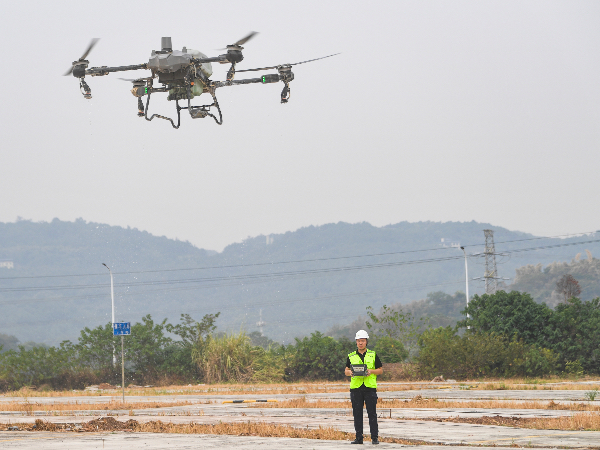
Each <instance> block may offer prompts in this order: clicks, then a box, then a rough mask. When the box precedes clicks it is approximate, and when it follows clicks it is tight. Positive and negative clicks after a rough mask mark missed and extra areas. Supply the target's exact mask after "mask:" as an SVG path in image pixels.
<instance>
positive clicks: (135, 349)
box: [0, 291, 600, 390]
mask: <svg viewBox="0 0 600 450" xmlns="http://www.w3.org/2000/svg"><path fill="white" fill-rule="evenodd" d="M462 312H463V315H464V319H463V320H461V321H460V322H458V324H457V325H456V326H446V327H432V326H430V325H429V324H428V323H427V320H415V317H413V316H412V315H411V313H410V312H403V311H402V310H400V309H396V308H391V307H387V306H385V305H384V307H383V308H381V310H380V311H379V312H377V313H376V312H375V311H374V310H373V309H372V308H370V307H368V308H367V316H368V320H367V321H366V326H367V328H368V331H369V334H370V336H371V339H370V341H369V347H370V348H372V349H375V350H376V351H377V352H378V354H379V355H380V357H381V359H382V360H383V362H384V363H395V362H403V361H404V362H410V363H412V365H413V367H414V371H413V373H416V374H418V376H420V377H422V378H428V377H434V376H437V375H444V376H445V377H447V378H455V379H465V378H478V377H490V376H494V377H512V376H523V377H539V376H545V375H553V374H560V373H568V374H575V375H581V374H583V373H590V374H600V298H596V299H593V300H591V301H581V300H580V299H578V298H576V297H572V298H570V299H568V300H567V301H566V302H564V303H561V304H559V305H558V306H557V307H556V308H554V309H551V308H549V307H548V306H547V305H546V304H543V303H536V302H535V301H534V300H533V299H532V298H531V296H530V295H528V294H526V293H521V292H517V291H512V292H510V293H507V292H504V291H499V292H497V293H495V294H493V295H487V294H484V295H481V296H478V295H475V296H474V297H473V298H472V299H471V301H470V302H469V305H468V307H466V308H465V309H464V310H463V311H462ZM218 316H219V313H217V314H207V315H205V316H204V317H203V318H202V319H201V320H200V321H196V320H194V319H193V318H192V317H191V316H189V315H187V314H182V315H181V318H180V321H179V323H177V324H171V323H168V321H167V319H165V320H163V321H162V322H155V321H154V320H153V319H152V317H151V316H150V315H147V316H145V317H143V318H142V321H141V322H139V323H135V324H133V325H132V327H131V335H130V336H126V337H125V338H124V343H125V346H124V349H125V373H126V384H128V385H130V384H134V385H148V384H153V385H157V384H158V385H167V384H183V383H185V384H187V383H192V382H194V383H197V382H203V383H224V382H225V383H226V382H238V383H243V382H252V383H261V382H286V381H298V380H331V381H333V380H340V379H343V378H344V375H343V368H344V365H345V362H346V355H347V354H348V353H349V352H351V351H353V350H354V349H355V348H356V346H355V343H354V341H353V340H352V339H349V338H348V337H345V336H340V337H338V338H333V337H331V336H326V335H324V334H323V333H321V332H319V331H315V332H313V333H311V334H310V336H306V337H304V338H296V339H295V341H294V342H293V343H291V344H287V345H282V344H278V343H276V342H274V341H271V340H270V339H268V338H267V337H265V336H261V335H260V334H259V333H258V332H253V333H250V334H246V333H245V332H244V331H240V332H239V333H223V332H219V331H217V327H216V325H215V321H216V319H217V318H218ZM0 350H1V349H0ZM120 350H121V340H120V338H119V337H114V336H113V333H112V326H111V324H110V323H107V324H106V325H104V326H98V327H96V328H92V329H90V328H84V329H83V330H81V333H80V336H79V339H78V341H77V342H76V343H72V342H70V341H64V342H62V343H61V344H60V345H59V346H55V347H46V346H33V347H24V346H19V348H18V349H17V350H12V349H11V350H7V351H3V352H2V351H0V390H13V389H19V388H21V387H23V386H32V385H34V386H37V387H38V388H40V387H43V388H48V389H50V388H52V389H82V388H84V387H85V386H87V385H91V384H98V383H100V382H108V383H112V384H118V383H120V380H121V378H120V377H121V365H120V364H121V358H120ZM115 354H116V355H117V356H118V357H117V358H116V363H113V355H115Z"/></svg>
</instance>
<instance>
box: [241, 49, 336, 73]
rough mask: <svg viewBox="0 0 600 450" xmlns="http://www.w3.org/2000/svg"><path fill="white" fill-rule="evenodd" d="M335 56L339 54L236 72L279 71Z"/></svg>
mask: <svg viewBox="0 0 600 450" xmlns="http://www.w3.org/2000/svg"><path fill="white" fill-rule="evenodd" d="M335 55H339V53H334V54H333V55H328V56H321V57H320V58H315V59H309V60H307V61H300V62H297V63H293V64H280V65H278V66H270V67H260V68H258V69H242V70H236V73H237V72H257V71H259V70H270V69H279V68H280V67H285V66H297V65H298V64H304V63H308V62H312V61H318V60H319V59H325V58H330V57H332V56H335Z"/></svg>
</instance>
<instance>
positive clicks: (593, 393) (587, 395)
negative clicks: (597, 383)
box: [585, 388, 598, 402]
mask: <svg viewBox="0 0 600 450" xmlns="http://www.w3.org/2000/svg"><path fill="white" fill-rule="evenodd" d="M597 395H598V388H596V389H593V390H591V391H587V392H586V393H585V398H587V399H588V400H589V401H590V402H593V401H594V400H595V399H596V396H597Z"/></svg>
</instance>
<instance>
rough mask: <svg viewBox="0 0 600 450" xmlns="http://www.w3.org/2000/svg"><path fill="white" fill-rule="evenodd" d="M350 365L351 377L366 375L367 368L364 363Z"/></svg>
mask: <svg viewBox="0 0 600 450" xmlns="http://www.w3.org/2000/svg"><path fill="white" fill-rule="evenodd" d="M351 367H352V369H351V370H352V376H353V377H364V376H366V375H367V370H368V369H367V365H366V364H353V365H352V366H351Z"/></svg>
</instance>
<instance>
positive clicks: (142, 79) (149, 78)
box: [117, 77, 152, 83]
mask: <svg viewBox="0 0 600 450" xmlns="http://www.w3.org/2000/svg"><path fill="white" fill-rule="evenodd" d="M117 79H118V80H123V81H131V82H132V83H135V82H136V81H146V80H151V79H152V77H145V78H117Z"/></svg>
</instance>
